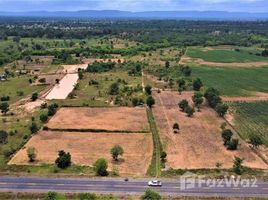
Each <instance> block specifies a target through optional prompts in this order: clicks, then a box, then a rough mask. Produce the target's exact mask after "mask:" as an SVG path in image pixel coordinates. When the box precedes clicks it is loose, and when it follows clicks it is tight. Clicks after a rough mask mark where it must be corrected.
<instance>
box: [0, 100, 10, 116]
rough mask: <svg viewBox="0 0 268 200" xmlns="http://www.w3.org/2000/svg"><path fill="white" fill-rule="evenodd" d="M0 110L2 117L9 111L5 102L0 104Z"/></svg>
mask: <svg viewBox="0 0 268 200" xmlns="http://www.w3.org/2000/svg"><path fill="white" fill-rule="evenodd" d="M0 110H1V112H2V113H3V114H4V115H6V114H7V112H8V111H9V104H8V103H7V102H3V103H1V104H0Z"/></svg>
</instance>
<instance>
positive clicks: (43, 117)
mask: <svg viewBox="0 0 268 200" xmlns="http://www.w3.org/2000/svg"><path fill="white" fill-rule="evenodd" d="M47 120H48V115H47V114H41V115H40V121H41V122H43V123H46V122H47Z"/></svg>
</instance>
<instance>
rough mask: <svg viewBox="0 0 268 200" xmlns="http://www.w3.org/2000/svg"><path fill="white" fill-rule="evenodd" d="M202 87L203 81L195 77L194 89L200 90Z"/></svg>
mask: <svg viewBox="0 0 268 200" xmlns="http://www.w3.org/2000/svg"><path fill="white" fill-rule="evenodd" d="M201 87H203V83H202V81H201V80H200V79H199V78H197V79H195V80H194V82H193V89H194V90H195V91H199V90H200V89H201Z"/></svg>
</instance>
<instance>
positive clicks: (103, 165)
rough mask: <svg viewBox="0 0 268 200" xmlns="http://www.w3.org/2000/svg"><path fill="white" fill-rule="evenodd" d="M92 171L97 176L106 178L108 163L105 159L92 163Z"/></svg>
mask: <svg viewBox="0 0 268 200" xmlns="http://www.w3.org/2000/svg"><path fill="white" fill-rule="evenodd" d="M93 166H94V171H95V173H96V175H97V176H107V175H108V172H107V168H108V163H107V161H106V160H105V159H103V158H100V159H98V160H97V161H96V162H95V163H94V165H93Z"/></svg>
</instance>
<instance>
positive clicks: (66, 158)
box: [55, 151, 71, 169]
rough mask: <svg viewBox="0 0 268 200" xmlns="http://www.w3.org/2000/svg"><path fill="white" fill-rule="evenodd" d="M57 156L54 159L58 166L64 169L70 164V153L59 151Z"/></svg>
mask: <svg viewBox="0 0 268 200" xmlns="http://www.w3.org/2000/svg"><path fill="white" fill-rule="evenodd" d="M58 155H59V157H58V158H57V159H56V160H55V164H56V165H57V167H58V168H61V169H65V168H67V167H69V166H70V165H71V154H70V153H65V151H59V154H58Z"/></svg>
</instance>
